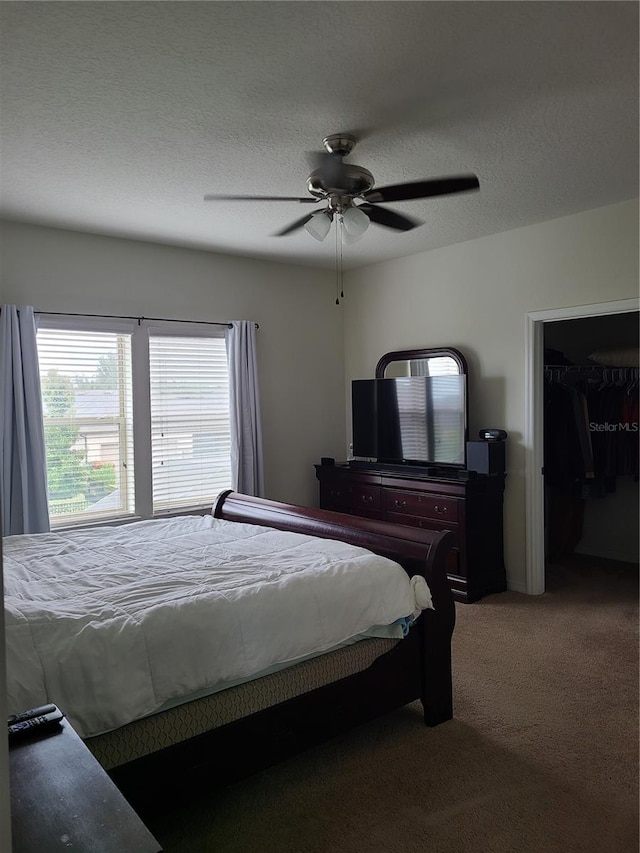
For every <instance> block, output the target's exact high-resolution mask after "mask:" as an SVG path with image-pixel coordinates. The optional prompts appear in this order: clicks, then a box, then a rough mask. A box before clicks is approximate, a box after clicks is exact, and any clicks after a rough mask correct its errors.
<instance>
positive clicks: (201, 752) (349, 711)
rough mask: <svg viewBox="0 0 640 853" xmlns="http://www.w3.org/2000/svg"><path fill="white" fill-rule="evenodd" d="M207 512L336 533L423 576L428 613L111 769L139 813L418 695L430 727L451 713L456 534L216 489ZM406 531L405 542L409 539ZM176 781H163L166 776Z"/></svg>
mask: <svg viewBox="0 0 640 853" xmlns="http://www.w3.org/2000/svg"><path fill="white" fill-rule="evenodd" d="M212 514H213V515H214V517H215V518H220V519H223V520H226V521H233V522H241V523H248V524H258V525H262V526H265V527H274V528H277V529H280V530H289V531H294V532H299V533H306V534H309V535H313V536H318V537H320V538H325V539H339V540H341V541H343V542H348V543H350V544H353V545H358V546H361V547H363V548H367V549H368V550H370V551H373V552H375V553H377V554H380V555H382V556H385V557H389V558H390V559H393V560H395V561H396V562H398V563H400V564H401V565H402V566H403V568H404V569H405V571H406V572H407V573H408V574H409V575H410V576H413V575H415V574H420V575H423V576H424V577H425V578H426V580H427V583H428V584H429V588H430V590H431V594H432V597H433V604H434V608H435V609H434V610H425V611H423V613H422V615H421V616H420V617H419V619H418V620H417V622H416V624H415V625H414V626H413V627H412V628H411V630H410V631H409V635H408V636H407V637H406V638H405V639H403V640H400V641H399V642H398V643H397V645H396V646H395V647H394V648H393V649H392V650H391V651H389V652H387V653H386V654H383V655H382V656H381V657H379V658H377V659H376V660H375V661H374V662H373V664H372V665H371V666H369V667H368V668H367V669H365V670H363V671H361V672H356V673H355V674H353V675H350V676H348V677H346V678H342V679H341V680H339V681H335V682H332V683H330V684H327V685H325V686H324V687H319V688H317V689H315V690H312V691H310V692H307V693H303V694H302V695H298V696H296V697H294V698H292V699H289V700H287V701H285V702H281V703H280V704H278V705H275V706H272V707H269V708H267V709H266V710H262V711H259V712H257V713H255V714H252V715H250V716H247V717H243V718H242V719H239V720H237V721H235V722H232V723H228V724H226V725H223V726H220V727H218V728H214V729H212V730H211V731H209V732H206V733H205V734H202V735H198V736H196V737H192V738H190V739H188V740H186V741H182V742H181V743H176V744H174V745H173V746H170V747H167V748H165V749H162V750H161V751H159V752H156V753H152V754H150V755H147V756H145V757H144V758H140V759H137V760H135V761H132V762H130V763H129V764H125V765H122V766H120V767H116V768H113V769H112V770H110V771H109V773H110V775H111V776H112V778H113V779H114V781H115V782H116V784H117V785H118V786H119V787H120V788H121V790H122V791H123V792H124V794H125V796H127V798H128V799H129V800H130V801H131V802H132V804H133V805H134V807H135V808H137V809H138V810H139V811H140V813H141V814H142V815H143V816H144V814H145V813H149V812H151V811H153V810H155V809H157V808H158V807H162V802H163V797H164V796H165V795H166V794H167V793H168V791H170V792H171V793H170V796H171V797H172V798H174V799H175V796H176V795H177V793H179V792H180V791H182V792H183V793H184V795H185V796H191V795H193V791H194V786H203V787H206V788H207V789H211V788H212V787H216V786H219V785H222V784H228V783H229V782H232V781H235V780H237V779H239V778H242V777H244V776H247V775H248V774H250V773H252V772H255V771H257V770H260V769H262V768H264V767H266V766H269V765H271V764H274V763H276V762H277V761H280V760H282V759H284V758H286V757H288V756H290V755H293V754H295V753H296V752H300V751H301V750H302V749H305V748H307V747H309V746H312V745H315V744H318V743H321V742H323V741H325V740H327V739H328V738H330V737H332V736H334V735H336V734H339V733H340V732H343V731H345V730H347V729H348V728H350V727H353V726H354V725H357V724H358V723H361V722H364V721H366V720H369V719H372V718H374V717H376V716H380V715H381V714H384V713H387V712H389V711H391V710H393V709H396V708H399V707H401V706H403V705H406V704H408V703H410V702H413V701H415V700H416V699H420V700H421V701H422V705H423V708H424V719H425V722H426V724H427V725H429V726H435V725H438V724H440V723H443V722H445V721H446V720H449V719H451V717H452V714H453V706H452V683H451V636H452V633H453V628H454V623H455V605H454V599H453V595H452V593H451V589H450V586H449V582H448V580H447V573H446V567H445V561H446V557H447V555H448V553H449V551H450V550H451V547H452V545H453V541H454V536H453V534H452V533H450V532H448V531H443V532H439V533H437V532H434V531H426V530H425V531H416V530H414V529H411V530H410V531H409V530H408V528H406V527H402V526H400V525H395V524H389V523H387V522H380V521H375V520H370V519H364V518H356V517H354V516H347V515H343V514H342V513H337V512H330V511H328V510H319V509H313V508H309V507H300V506H295V505H292V504H285V503H277V502H274V501H269V500H265V499H261V498H255V497H250V496H248V495H242V494H239V493H236V492H232V491H226V492H223V493H221V494H220V495H219V496H218V498H217V499H216V501H215V503H214V505H213V510H212ZM409 534H410V536H411V539H408V538H406V537H407V536H408V535H409ZM169 779H172V780H175V785H174V784H172V785H171V786H170V788H169V789H168V788H167V781H168V780H169Z"/></svg>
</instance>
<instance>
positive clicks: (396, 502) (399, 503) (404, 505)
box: [394, 500, 407, 509]
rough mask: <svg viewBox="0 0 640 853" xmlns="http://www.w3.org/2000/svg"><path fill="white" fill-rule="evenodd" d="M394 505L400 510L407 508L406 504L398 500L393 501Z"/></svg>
mask: <svg viewBox="0 0 640 853" xmlns="http://www.w3.org/2000/svg"><path fill="white" fill-rule="evenodd" d="M394 503H395V505H396V506H398V507H400V509H404V508H405V507H406V506H407V502H406V501H398V500H396V501H394Z"/></svg>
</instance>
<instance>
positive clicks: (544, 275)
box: [344, 201, 638, 591]
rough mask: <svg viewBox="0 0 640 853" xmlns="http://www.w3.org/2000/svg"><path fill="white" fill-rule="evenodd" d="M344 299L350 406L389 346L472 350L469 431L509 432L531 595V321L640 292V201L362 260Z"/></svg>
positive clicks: (510, 539)
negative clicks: (527, 454) (527, 440)
mask: <svg viewBox="0 0 640 853" xmlns="http://www.w3.org/2000/svg"><path fill="white" fill-rule="evenodd" d="M425 227H428V226H425ZM365 239H366V237H365ZM398 239H399V240H401V239H402V235H398ZM346 294H347V298H346V299H345V301H344V310H345V380H346V399H347V405H348V399H349V393H350V390H349V389H350V383H351V380H352V379H359V378H367V377H371V376H373V371H374V368H375V365H376V362H377V361H378V359H379V358H380V356H381V355H382V354H383V353H385V352H388V351H390V350H397V349H407V348H410V347H435V346H454V347H458V348H459V349H460V350H461V351H462V352H463V353H464V354H465V356H466V357H467V361H468V364H469V373H470V395H469V396H470V419H469V432H470V436H471V437H474V436H475V435H477V431H478V430H479V429H480V428H482V427H500V428H503V429H506V430H507V431H508V433H509V439H508V443H507V468H508V476H507V489H506V496H505V558H506V563H507V576H508V582H509V586H510V587H511V588H513V589H519V590H521V591H524V590H525V539H524V534H525V528H524V525H525V484H524V446H523V434H524V332H525V316H526V314H527V312H529V311H539V310H545V309H549V308H558V307H567V306H573V305H587V304H591V303H599V302H607V301H613V300H619V299H627V298H633V297H636V296H637V295H638V205H637V201H629V202H623V203H621V204H616V205H611V206H608V207H604V208H598V209H596V210H592V211H587V212H585V213H580V214H576V215H573V216H567V217H563V218H562V219H557V220H553V221H551V222H543V223H540V224H538V225H533V226H529V227H527V228H519V229H516V230H513V231H507V232H504V233H502V234H497V235H493V236H490V237H484V238H481V239H478V240H472V241H469V242H467V243H459V244H457V245H454V246H448V247H446V248H442V249H436V250H433V251H431V252H424V253H422V254H419V255H413V256H411V257H408V258H399V259H397V260H393V261H387V262H385V263H379V264H374V265H372V266H369V267H364V268H361V269H358V270H355V271H352V272H349V273H348V274H347V275H346Z"/></svg>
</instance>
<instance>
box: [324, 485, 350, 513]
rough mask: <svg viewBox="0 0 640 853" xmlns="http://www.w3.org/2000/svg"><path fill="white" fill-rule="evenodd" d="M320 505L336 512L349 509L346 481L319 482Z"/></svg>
mask: <svg viewBox="0 0 640 853" xmlns="http://www.w3.org/2000/svg"><path fill="white" fill-rule="evenodd" d="M320 506H321V507H322V508H323V509H331V510H335V511H336V512H346V511H347V510H348V509H349V486H348V485H347V483H340V482H329V483H320Z"/></svg>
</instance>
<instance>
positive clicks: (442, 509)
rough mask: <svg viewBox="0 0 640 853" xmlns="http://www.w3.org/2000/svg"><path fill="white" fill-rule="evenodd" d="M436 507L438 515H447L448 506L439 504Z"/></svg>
mask: <svg viewBox="0 0 640 853" xmlns="http://www.w3.org/2000/svg"><path fill="white" fill-rule="evenodd" d="M434 509H435V511H436V512H437V513H438V515H445V513H446V512H447V508H446V506H438V504H436V505H435V506H434Z"/></svg>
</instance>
